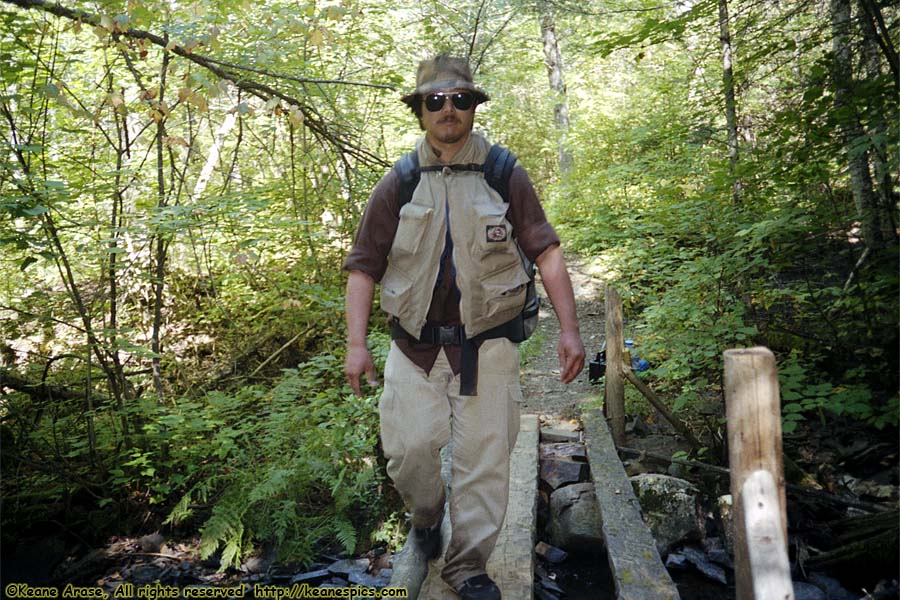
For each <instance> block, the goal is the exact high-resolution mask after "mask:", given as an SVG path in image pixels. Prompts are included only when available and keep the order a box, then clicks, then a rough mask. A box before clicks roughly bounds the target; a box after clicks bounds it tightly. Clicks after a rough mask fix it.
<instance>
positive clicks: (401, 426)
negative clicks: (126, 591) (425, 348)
mask: <svg viewBox="0 0 900 600" xmlns="http://www.w3.org/2000/svg"><path fill="white" fill-rule="evenodd" d="M384 380H385V385H384V392H383V394H382V396H381V402H380V403H379V412H380V417H381V441H382V446H383V448H384V453H385V456H386V457H387V459H388V463H387V471H388V475H390V477H391V479H393V481H394V485H395V486H396V487H397V490H398V491H399V492H400V495H401V496H402V497H403V500H404V501H405V502H406V504H407V505H408V506H409V508H410V510H411V512H412V523H413V526H414V527H429V526H431V525H432V524H434V523H435V521H436V520H437V519H438V517H439V516H440V514H441V509H442V507H443V506H444V500H445V494H444V483H443V481H442V480H441V460H440V449H441V448H442V447H443V446H445V445H447V443H448V442H449V441H450V439H451V437H452V439H453V453H452V457H453V469H452V480H451V483H450V522H451V524H452V531H453V533H452V535H451V538H450V545H449V547H448V548H447V554H446V556H445V557H444V558H445V561H446V566H445V567H444V570H443V571H442V573H441V577H442V578H443V579H444V581H446V582H447V583H448V584H449V585H450V586H451V587H453V588H454V589H459V587H460V586H461V585H462V583H463V582H464V581H465V580H466V579H468V578H470V577H474V576H475V575H480V574H482V573H484V572H485V570H484V569H485V564H486V563H487V559H488V557H489V556H490V554H491V552H492V551H493V549H494V544H495V543H496V541H497V534H498V533H499V531H500V526H501V525H502V524H503V519H504V517H505V515H506V505H507V500H508V497H509V455H510V453H511V452H512V449H513V446H514V445H515V442H516V435H517V434H518V432H519V404H520V403H521V399H522V392H521V389H520V388H519V355H518V351H517V349H516V345H515V344H513V343H512V342H510V341H509V340H507V339H505V338H498V339H492V340H486V341H485V342H484V343H483V344H482V345H481V348H480V350H479V352H478V390H477V391H478V395H477V396H460V395H459V376H458V375H455V376H454V375H453V371H452V370H451V369H450V364H449V362H448V361H447V357H446V355H445V354H444V351H443V350H442V351H441V352H440V353H439V354H438V358H437V361H436V362H435V364H434V367H433V368H432V369H431V373H430V374H428V375H426V374H425V371H423V370H422V369H421V368H419V367H417V366H416V365H415V364H414V363H413V362H412V361H410V360H409V359H408V358H407V357H406V356H405V355H404V354H403V352H401V351H400V350H399V349H398V348H397V346H396V344H394V343H393V342H392V343H391V349H390V351H389V353H388V358H387V363H386V365H385V370H384Z"/></svg>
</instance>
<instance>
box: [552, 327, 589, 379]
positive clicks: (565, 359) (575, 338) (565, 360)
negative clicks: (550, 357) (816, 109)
mask: <svg viewBox="0 0 900 600" xmlns="http://www.w3.org/2000/svg"><path fill="white" fill-rule="evenodd" d="M556 353H557V354H558V355H559V380H560V381H562V382H563V383H571V382H572V380H574V379H575V377H577V376H578V374H579V373H581V369H583V368H584V344H583V343H581V336H580V335H579V334H578V332H562V333H560V334H559V344H558V345H557V347H556Z"/></svg>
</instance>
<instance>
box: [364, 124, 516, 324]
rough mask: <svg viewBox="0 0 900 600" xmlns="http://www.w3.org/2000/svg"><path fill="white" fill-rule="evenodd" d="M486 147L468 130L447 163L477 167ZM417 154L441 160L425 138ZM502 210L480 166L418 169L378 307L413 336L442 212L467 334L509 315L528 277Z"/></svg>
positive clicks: (420, 320) (435, 261)
mask: <svg viewBox="0 0 900 600" xmlns="http://www.w3.org/2000/svg"><path fill="white" fill-rule="evenodd" d="M489 149H490V144H489V143H488V141H487V140H485V139H484V138H483V137H482V136H480V135H478V134H476V133H474V132H473V133H472V134H471V135H470V136H469V140H468V142H466V145H465V146H463V148H462V149H461V150H460V151H459V153H458V154H457V155H456V156H455V157H454V163H455V164H470V163H471V164H478V165H481V164H483V163H484V160H485V158H486V157H487V153H488V150H489ZM416 152H418V158H419V164H420V165H421V166H423V167H424V166H431V165H438V164H441V163H440V162H439V161H438V159H437V157H436V156H435V154H434V151H433V150H432V148H431V146H430V145H429V144H428V143H427V142H426V141H425V139H424V138H422V139H421V140H419V142H418V143H417V144H416ZM508 208H509V205H508V204H507V203H505V202H504V201H503V199H502V198H501V196H500V194H499V193H497V192H496V191H495V190H494V189H492V188H491V187H490V186H489V185H488V183H487V182H486V181H485V179H484V175H483V174H482V173H481V172H480V171H454V170H452V169H450V168H449V167H448V168H445V169H443V170H441V171H423V172H422V174H421V178H420V180H419V185H418V186H417V187H416V189H415V191H414V192H413V195H412V199H411V200H410V201H409V202H408V203H407V204H406V205H404V206H403V207H402V208H401V209H400V224H399V226H398V227H397V233H396V235H395V236H394V242H393V245H392V246H391V250H390V253H389V254H388V267H387V271H385V274H384V277H383V278H382V280H381V308H382V309H384V310H385V311H386V312H387V313H388V314H390V315H392V316H394V317H396V318H397V320H398V321H399V323H400V326H401V327H403V329H404V330H406V332H407V333H409V334H411V335H414V336H418V335H419V332H420V331H421V330H422V327H423V326H424V325H425V320H426V315H427V314H428V308H429V307H430V306H431V298H432V295H433V293H434V288H435V284H436V282H437V278H438V273H439V271H440V262H441V254H442V252H443V250H444V240H445V236H446V232H447V224H448V215H449V225H450V236H451V238H452V239H453V264H454V265H455V267H456V286H457V287H458V288H459V291H460V307H459V310H460V316H461V319H462V322H463V325H465V328H466V337H469V338H472V337H474V336H476V335H478V334H479V333H482V332H484V331H487V330H488V329H491V328H493V327H496V326H498V325H502V324H503V323H506V322H507V321H509V320H511V319H513V318H514V317H516V316H517V315H518V314H519V313H520V312H521V311H522V307H523V306H524V305H525V294H526V288H527V284H528V281H529V276H528V273H526V271H525V267H524V266H523V261H522V255H521V250H520V249H519V246H518V244H517V243H516V240H515V239H514V238H513V230H512V224H511V223H510V222H509V221H508V220H507V219H506V211H507V209H508ZM445 276H447V277H449V276H450V274H449V273H447V274H445Z"/></svg>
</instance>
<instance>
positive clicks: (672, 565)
mask: <svg viewBox="0 0 900 600" xmlns="http://www.w3.org/2000/svg"><path fill="white" fill-rule="evenodd" d="M666 568H667V569H671V570H674V571H684V570H685V569H687V568H688V559H687V557H686V556H685V555H684V554H681V553H680V552H669V555H668V556H667V557H666Z"/></svg>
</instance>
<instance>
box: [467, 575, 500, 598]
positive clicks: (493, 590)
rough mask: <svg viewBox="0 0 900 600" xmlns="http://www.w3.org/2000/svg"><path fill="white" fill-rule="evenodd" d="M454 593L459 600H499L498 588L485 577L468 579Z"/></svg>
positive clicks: (479, 576)
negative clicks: (457, 595)
mask: <svg viewBox="0 0 900 600" xmlns="http://www.w3.org/2000/svg"><path fill="white" fill-rule="evenodd" d="M456 593H457V594H459V600H500V588H498V587H497V584H496V583H494V582H493V581H491V578H490V577H488V576H487V575H476V576H475V577H469V578H468V579H466V580H465V581H464V582H463V584H462V587H461V588H459V590H457V592H456Z"/></svg>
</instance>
